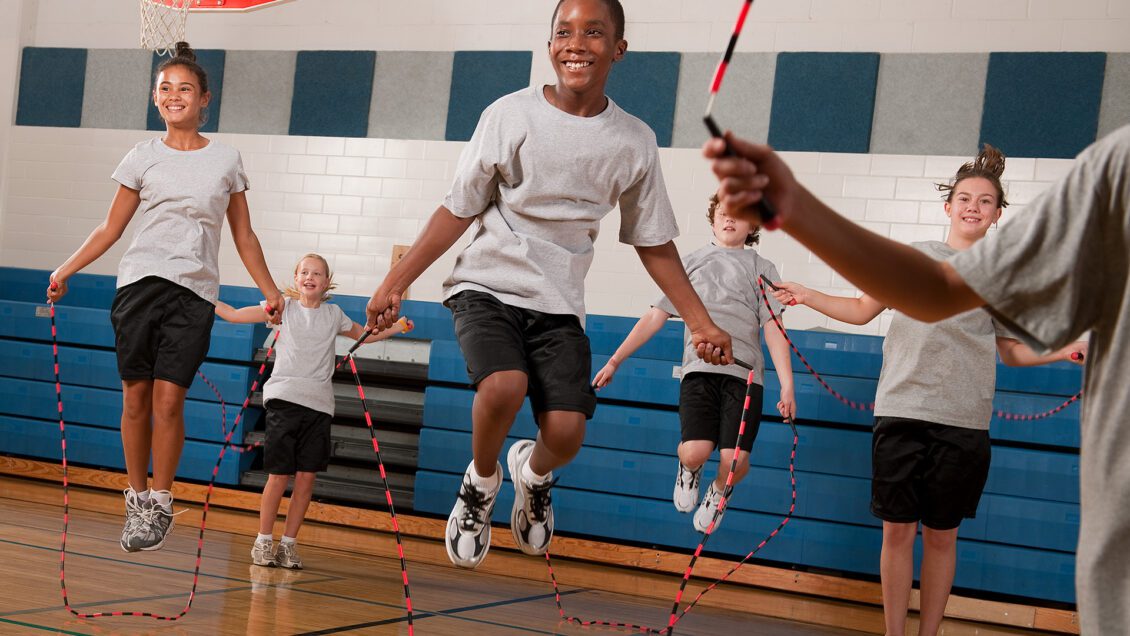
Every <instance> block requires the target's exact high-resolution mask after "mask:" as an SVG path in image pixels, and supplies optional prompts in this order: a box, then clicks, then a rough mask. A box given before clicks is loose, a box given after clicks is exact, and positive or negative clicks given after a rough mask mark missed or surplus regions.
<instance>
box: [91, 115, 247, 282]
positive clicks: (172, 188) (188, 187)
mask: <svg viewBox="0 0 1130 636" xmlns="http://www.w3.org/2000/svg"><path fill="white" fill-rule="evenodd" d="M112 178H113V179H114V181H117V182H118V183H120V184H122V185H124V186H125V187H127V188H130V189H132V190H138V191H139V192H140V193H141V204H140V205H139V206H138V208H137V212H138V213H139V214H140V215H141V226H140V227H138V229H137V233H136V234H134V236H133V241H132V242H131V243H130V246H129V249H127V250H126V253H125V255H123V256H122V262H121V264H120V265H118V287H119V288H120V287H125V286H126V285H129V284H130V283H133V282H136V281H138V280H141V279H142V278H145V277H146V276H159V277H161V278H164V279H166V280H169V281H172V282H174V283H176V284H178V285H180V286H182V287H185V288H187V289H189V290H190V291H192V292H194V293H195V294H197V295H198V296H200V297H201V298H203V299H204V300H207V301H208V302H210V303H215V302H216V297H217V295H218V294H219V289H220V272H219V250H220V229H221V228H223V226H224V217H225V215H226V214H227V211H228V200H229V198H230V197H231V195H232V194H233V193H236V192H243V191H244V190H247V189H248V184H247V175H246V174H244V172H243V160H242V159H241V158H240V156H239V151H238V150H236V149H235V148H232V147H231V146H227V145H224V144H222V143H220V142H218V141H216V140H214V139H213V140H211V141H209V142H208V145H207V146H204V147H203V148H201V149H199V150H187V151H186V150H174V149H173V148H170V147H168V146H167V145H165V142H163V141H161V139H160V138H159V137H157V138H153V139H150V140H148V141H143V142H141V143H139V144H137V145H136V146H134V148H133V150H130V151H129V154H127V155H126V156H125V158H124V159H122V162H121V163H120V164H118V167H117V169H116V170H114V174H113V176H112Z"/></svg>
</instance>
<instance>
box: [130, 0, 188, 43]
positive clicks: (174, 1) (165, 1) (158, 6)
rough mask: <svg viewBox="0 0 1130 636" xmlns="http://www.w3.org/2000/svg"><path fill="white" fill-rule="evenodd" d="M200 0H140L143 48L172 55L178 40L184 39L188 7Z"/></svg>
mask: <svg viewBox="0 0 1130 636" xmlns="http://www.w3.org/2000/svg"><path fill="white" fill-rule="evenodd" d="M198 1H199V0H139V2H140V3H141V48H143V49H149V50H151V51H153V52H154V53H156V54H158V55H168V56H169V57H172V56H173V54H174V52H175V51H176V44H177V42H181V41H183V40H184V24H185V22H186V21H187V19H188V9H189V7H190V6H191V5H193V4H196V3H197V2H198Z"/></svg>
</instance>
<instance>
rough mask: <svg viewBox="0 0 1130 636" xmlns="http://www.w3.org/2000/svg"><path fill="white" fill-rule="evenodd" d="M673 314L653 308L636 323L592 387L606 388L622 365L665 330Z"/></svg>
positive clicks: (597, 376)
mask: <svg viewBox="0 0 1130 636" xmlns="http://www.w3.org/2000/svg"><path fill="white" fill-rule="evenodd" d="M670 317H671V314H669V313H667V312H665V311H663V310H662V309H660V308H658V307H652V308H651V309H649V310H648V311H647V313H646V314H644V315H643V317H641V318H640V319H639V321H637V322H636V326H635V327H632V330H631V331H630V332H629V333H628V337H626V338H624V342H621V343H620V346H619V347H617V348H616V353H613V354H612V357H611V358H609V359H608V363H607V364H605V365H604V367H603V368H602V369H601V370H600V371H598V372H597V374H596V377H594V378H593V379H592V385H593V386H594V387H596V388H597V389H601V388H604V386H605V385H607V384H608V383H609V382H611V381H612V376H614V375H616V370H617V369H618V368H619V367H620V363H621V362H623V361H624V360H627V359H628V358H630V357H631V356H632V354H633V353H635V352H636V351H637V350H639V348H640V347H642V346H644V345H645V344H647V341H648V340H651V337H652V336H654V335H655V334H657V333H659V330H660V329H662V328H663V324H664V323H666V322H667V319H668V318H670Z"/></svg>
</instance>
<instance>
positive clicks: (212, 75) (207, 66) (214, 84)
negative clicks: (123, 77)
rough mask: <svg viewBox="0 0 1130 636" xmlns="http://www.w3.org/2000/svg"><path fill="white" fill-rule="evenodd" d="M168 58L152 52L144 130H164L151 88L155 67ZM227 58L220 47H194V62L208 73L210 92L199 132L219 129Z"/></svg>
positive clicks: (152, 86)
mask: <svg viewBox="0 0 1130 636" xmlns="http://www.w3.org/2000/svg"><path fill="white" fill-rule="evenodd" d="M167 59H168V58H166V57H162V56H160V55H157V54H156V53H154V54H153V67H152V69H153V71H152V73H150V78H151V80H150V85H149V94H150V98H149V110H148V112H147V113H146V116H145V128H146V130H165V120H163V119H161V113H160V112H158V110H157V106H156V105H155V104H154V103H153V98H152V95H153V90H154V89H156V88H157V67H158V66H160V65H161V62H162V61H164V60H167ZM226 60H227V51H224V50H222V49H196V63H197V64H199V65H200V66H201V67H203V68H204V72H205V73H207V74H208V91H209V92H210V93H212V100H211V101H210V102H209V103H208V110H207V117H206V121H205V122H204V124H203V125H201V126H200V132H216V131H218V130H219V129H220V102H221V101H222V98H223V95H224V62H225V61H226Z"/></svg>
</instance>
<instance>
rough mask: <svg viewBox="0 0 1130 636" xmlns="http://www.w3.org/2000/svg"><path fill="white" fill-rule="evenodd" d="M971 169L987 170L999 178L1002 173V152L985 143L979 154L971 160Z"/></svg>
mask: <svg viewBox="0 0 1130 636" xmlns="http://www.w3.org/2000/svg"><path fill="white" fill-rule="evenodd" d="M973 169H974V170H975V171H977V172H987V173H989V174H991V175H994V176H996V178H998V179H1000V178H1001V175H1003V174H1004V153H1002V152H1001V151H1000V150H997V149H996V148H994V147H993V146H991V145H989V144H985V145H984V147H983V148H981V152H980V154H978V155H977V158H976V159H974V160H973Z"/></svg>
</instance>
